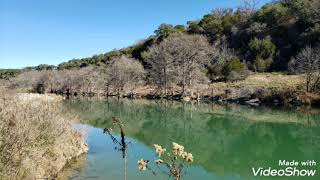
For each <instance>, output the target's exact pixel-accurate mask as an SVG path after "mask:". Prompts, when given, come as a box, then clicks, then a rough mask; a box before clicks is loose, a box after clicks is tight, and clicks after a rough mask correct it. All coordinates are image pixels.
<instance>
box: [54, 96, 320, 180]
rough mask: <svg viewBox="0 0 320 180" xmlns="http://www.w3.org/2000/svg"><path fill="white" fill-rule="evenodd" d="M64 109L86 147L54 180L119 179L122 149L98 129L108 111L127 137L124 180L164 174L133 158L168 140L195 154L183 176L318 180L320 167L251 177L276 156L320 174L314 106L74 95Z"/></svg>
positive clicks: (319, 116)
mask: <svg viewBox="0 0 320 180" xmlns="http://www.w3.org/2000/svg"><path fill="white" fill-rule="evenodd" d="M64 106H65V107H66V109H67V110H68V111H70V112H72V113H74V114H76V115H77V116H78V117H79V118H80V119H81V124H80V125H77V126H76V128H80V129H85V131H86V133H87V143H88V145H89V148H90V150H89V152H88V154H86V155H84V156H82V157H81V158H80V159H78V160H77V161H75V162H73V163H71V164H70V165H69V166H68V167H67V168H65V170H64V172H63V173H62V174H61V177H60V178H61V179H74V180H81V179H98V180H120V179H123V161H122V154H121V152H119V151H117V150H115V144H114V143H113V142H112V140H111V139H110V137H109V136H107V135H105V134H103V128H105V127H110V126H111V122H112V121H111V118H112V117H113V116H116V117H118V118H120V119H121V121H122V122H123V124H124V127H125V131H126V135H127V137H128V141H130V145H129V147H128V170H127V180H149V179H155V180H158V179H159V180H160V179H168V177H167V176H165V175H162V174H158V175H157V176H154V175H152V173H150V172H140V171H139V170H138V168H137V160H139V159H141V158H144V159H148V160H150V161H153V160H156V159H157V157H156V156H155V154H154V150H153V147H152V145H153V144H160V145H162V146H164V147H166V148H167V149H170V148H171V146H172V145H171V144H172V142H177V143H179V144H182V145H184V146H185V148H186V150H187V151H189V152H191V153H192V154H193V156H194V163H193V165H192V166H190V167H189V168H188V170H187V173H186V175H185V176H184V178H183V179H186V180H215V179H217V180H220V179H222V180H224V179H225V180H229V179H320V172H316V174H315V176H314V177H305V176H304V177H301V176H296V177H277V178H276V177H261V176H254V175H253V171H252V168H255V169H258V168H259V167H261V168H264V169H267V168H269V167H271V168H275V169H285V168H286V167H287V166H279V160H288V161H292V160H295V161H298V162H299V163H300V162H301V161H307V160H314V161H316V163H317V165H316V166H308V167H304V166H302V165H300V164H299V166H297V167H296V168H297V169H311V170H312V169H314V170H316V171H319V169H320V168H319V167H320V164H319V165H318V163H320V155H319V152H320V113H319V112H320V111H318V110H316V109H308V108H301V109H284V108H279V107H273V108H270V107H255V108H253V107H248V106H240V105H234V104H222V105H221V104H214V103H212V104H197V103H193V104H192V103H181V102H175V101H160V100H158V101H149V100H127V99H122V100H117V99H109V100H108V101H107V100H75V99H73V100H66V102H65V104H64ZM155 170H157V169H155Z"/></svg>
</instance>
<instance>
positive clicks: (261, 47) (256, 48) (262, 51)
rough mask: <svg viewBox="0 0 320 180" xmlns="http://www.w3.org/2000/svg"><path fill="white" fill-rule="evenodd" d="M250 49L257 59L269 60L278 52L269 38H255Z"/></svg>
mask: <svg viewBox="0 0 320 180" xmlns="http://www.w3.org/2000/svg"><path fill="white" fill-rule="evenodd" d="M249 49H250V51H251V52H252V53H253V55H254V56H255V57H256V58H257V57H258V58H262V59H267V58H272V57H273V55H274V53H275V51H276V46H275V45H274V44H273V43H272V41H271V38H269V37H267V38H265V39H262V40H260V39H258V38H254V39H253V40H251V42H250V43H249Z"/></svg>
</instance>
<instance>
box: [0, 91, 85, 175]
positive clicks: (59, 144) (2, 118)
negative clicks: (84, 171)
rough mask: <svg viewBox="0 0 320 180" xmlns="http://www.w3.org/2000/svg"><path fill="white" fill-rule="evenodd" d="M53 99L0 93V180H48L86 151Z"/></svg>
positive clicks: (80, 136)
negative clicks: (38, 179) (40, 179)
mask: <svg viewBox="0 0 320 180" xmlns="http://www.w3.org/2000/svg"><path fill="white" fill-rule="evenodd" d="M61 100H62V98H61V97H58V96H54V95H37V94H15V93H8V92H5V91H4V90H1V91H0V154H1V156H0V179H3V180H6V179H36V178H45V179H47V178H48V179H51V178H55V177H56V176H57V173H58V172H59V171H61V169H62V168H63V167H64V166H65V164H66V163H67V162H68V161H70V160H71V159H72V158H75V157H77V156H79V155H80V154H82V153H85V152H86V151H87V150H88V147H87V145H86V144H85V143H84V136H83V134H82V133H81V132H79V131H75V130H74V129H73V128H72V126H71V119H74V118H73V117H72V116H71V115H68V113H67V112H65V111H64V110H63V109H62V108H61V103H62V101H61Z"/></svg>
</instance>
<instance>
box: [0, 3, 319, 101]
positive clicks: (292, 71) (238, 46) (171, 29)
mask: <svg viewBox="0 0 320 180" xmlns="http://www.w3.org/2000/svg"><path fill="white" fill-rule="evenodd" d="M256 6H257V1H256V0H249V1H245V2H244V3H243V5H242V6H240V7H238V8H236V9H228V8H222V9H221V8H220V9H214V10H213V11H212V12H211V13H209V14H207V15H204V16H203V17H202V18H201V19H199V20H196V21H188V22H187V25H171V24H161V25H160V26H159V28H158V29H157V30H155V34H154V35H151V36H150V37H148V38H146V39H144V40H142V41H140V42H137V43H136V44H134V45H132V46H129V47H126V48H122V49H119V50H113V51H110V52H107V53H104V54H99V55H94V56H92V57H88V58H82V59H73V60H70V61H68V62H64V63H61V64H59V65H58V66H53V65H46V64H42V65H39V66H36V67H27V68H24V69H22V70H2V71H1V72H0V74H1V76H0V77H2V79H4V81H5V82H4V83H7V85H8V86H9V87H11V88H18V89H21V90H25V91H26V90H27V91H31V92H37V93H45V92H51V93H57V94H67V95H83V96H93V95H100V96H116V95H117V96H119V97H120V96H127V97H149V98H161V97H165V98H170V99H185V100H189V99H206V100H213V99H217V100H226V101H235V102H243V103H249V104H260V103H273V104H295V105H301V104H318V102H319V96H318V93H319V88H320V86H319V83H320V76H319V74H320V71H319V69H320V61H319V42H320V41H319V35H320V13H319V9H320V2H319V1H318V0H278V1H272V2H271V3H268V4H265V5H264V6H262V7H261V8H260V9H257V8H256ZM275 72H276V73H279V74H281V76H276V77H279V78H282V79H281V80H279V81H277V82H279V84H272V85H275V86H281V88H268V87H267V88H266V87H264V86H259V87H257V86H255V85H253V86H250V87H244V86H241V87H238V86H237V84H239V83H238V82H240V84H241V82H242V81H244V82H248V80H247V79H255V80H257V78H255V77H256V76H260V73H271V74H267V75H266V76H265V77H264V78H262V79H261V81H259V82H258V84H263V83H264V82H263V81H264V79H265V80H269V77H270V78H271V79H272V78H273V75H274V73H275ZM297 78H299V79H301V81H299V84H295V83H296V82H297V81H295V80H296V79H297ZM282 81H286V82H282ZM291 81H294V82H291ZM255 82H257V81H255ZM224 83H225V84H226V86H224V87H226V88H225V89H222V91H221V88H219V87H218V90H217V89H216V88H215V87H217V86H219V85H221V84H224ZM291 83H293V84H294V85H293V86H291ZM248 84H252V83H251V82H249V83H248ZM285 84H288V86H285ZM230 86H231V87H232V88H230ZM269 87H270V86H269ZM260 95H261V96H260Z"/></svg>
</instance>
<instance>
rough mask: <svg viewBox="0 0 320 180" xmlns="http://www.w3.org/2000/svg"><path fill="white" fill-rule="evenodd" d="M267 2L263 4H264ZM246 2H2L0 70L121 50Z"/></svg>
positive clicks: (121, 0)
mask: <svg viewBox="0 0 320 180" xmlns="http://www.w3.org/2000/svg"><path fill="white" fill-rule="evenodd" d="M266 2H268V0H261V2H260V5H262V4H264V3H266ZM241 3H242V0H0V68H22V67H26V66H35V65H38V64H54V65H57V64H59V63H61V62H64V61H67V60H70V59H72V58H82V57H88V56H91V55H94V54H99V53H104V52H107V51H110V50H112V49H115V48H117V49H119V48H122V47H125V46H128V45H130V44H132V43H134V42H137V41H139V40H141V39H143V38H146V37H148V36H149V35H151V34H153V31H154V30H155V29H156V28H157V27H158V26H159V25H160V24H161V23H170V24H174V25H176V24H186V22H187V21H189V20H196V19H199V18H201V17H202V16H203V15H204V14H207V13H209V12H210V11H211V10H212V9H214V8H218V7H231V8H235V7H238V6H239V5H240V4H241Z"/></svg>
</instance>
